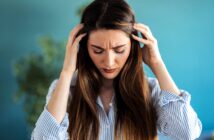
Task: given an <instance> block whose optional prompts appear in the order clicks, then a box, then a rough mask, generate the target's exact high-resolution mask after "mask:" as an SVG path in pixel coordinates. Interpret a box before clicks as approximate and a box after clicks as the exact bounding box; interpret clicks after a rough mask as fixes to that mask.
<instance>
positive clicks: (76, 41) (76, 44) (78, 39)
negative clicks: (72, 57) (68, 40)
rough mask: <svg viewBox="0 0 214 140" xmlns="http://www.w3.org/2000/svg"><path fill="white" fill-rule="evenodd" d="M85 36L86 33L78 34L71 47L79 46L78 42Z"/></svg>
mask: <svg viewBox="0 0 214 140" xmlns="http://www.w3.org/2000/svg"><path fill="white" fill-rule="evenodd" d="M86 34H87V33H83V34H80V35H79V36H78V37H77V38H76V39H75V40H74V42H73V45H72V47H75V48H78V45H79V42H80V40H81V39H82V38H83V37H84V36H85V35H86Z"/></svg>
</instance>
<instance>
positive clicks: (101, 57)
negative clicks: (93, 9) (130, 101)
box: [88, 29, 131, 80]
mask: <svg viewBox="0 0 214 140" xmlns="http://www.w3.org/2000/svg"><path fill="white" fill-rule="evenodd" d="M130 48H131V41H130V38H129V37H128V36H127V35H126V34H125V33H124V32H123V31H120V30H105V29H103V30H97V31H93V32H92V33H90V35H89V40H88V52H89V56H90V57H91V59H92V61H93V62H94V64H95V65H96V67H97V68H98V70H99V71H100V73H101V74H102V76H103V78H104V79H107V80H110V79H111V80H112V79H114V78H115V77H116V76H117V75H118V74H119V72H120V71H121V69H122V68H123V66H124V64H125V62H126V60H127V58H128V56H129V54H130ZM103 69H116V70H115V72H113V73H106V72H105V71H104V70H103Z"/></svg>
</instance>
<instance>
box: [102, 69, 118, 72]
mask: <svg viewBox="0 0 214 140" xmlns="http://www.w3.org/2000/svg"><path fill="white" fill-rule="evenodd" d="M103 70H104V72H106V73H113V72H115V70H116V69H103Z"/></svg>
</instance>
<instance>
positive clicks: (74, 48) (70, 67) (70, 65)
mask: <svg viewBox="0 0 214 140" xmlns="http://www.w3.org/2000/svg"><path fill="white" fill-rule="evenodd" d="M82 28H83V24H78V25H77V26H76V27H74V28H73V29H72V31H71V32H70V36H69V38H68V42H67V45H66V53H65V58H64V64H63V70H62V71H63V72H65V73H73V72H74V71H75V70H76V63H77V53H78V46H79V42H80V40H81V39H82V38H83V37H84V36H85V35H86V33H84V34H81V35H79V36H78V37H76V35H77V33H78V32H79V31H80V29H82Z"/></svg>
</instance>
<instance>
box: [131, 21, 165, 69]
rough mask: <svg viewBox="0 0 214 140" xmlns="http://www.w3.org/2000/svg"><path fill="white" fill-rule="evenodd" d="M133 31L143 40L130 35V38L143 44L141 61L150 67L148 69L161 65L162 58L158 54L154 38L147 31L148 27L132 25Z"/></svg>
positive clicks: (138, 24)
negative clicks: (139, 34) (138, 33)
mask: <svg viewBox="0 0 214 140" xmlns="http://www.w3.org/2000/svg"><path fill="white" fill-rule="evenodd" d="M133 27H134V29H136V30H137V31H139V32H140V33H141V35H142V37H143V38H141V37H138V36H136V35H134V34H132V37H133V38H134V39H135V40H137V41H139V42H141V43H143V44H144V47H143V48H142V49H143V61H144V62H145V63H146V64H147V65H148V66H149V67H150V68H152V69H153V68H155V66H156V65H157V64H160V63H162V62H163V61H162V58H161V55H160V53H159V49H158V43H157V40H156V39H155V37H154V36H153V35H152V32H151V30H150V29H149V27H148V26H146V25H144V24H142V23H135V24H134V26H133Z"/></svg>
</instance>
